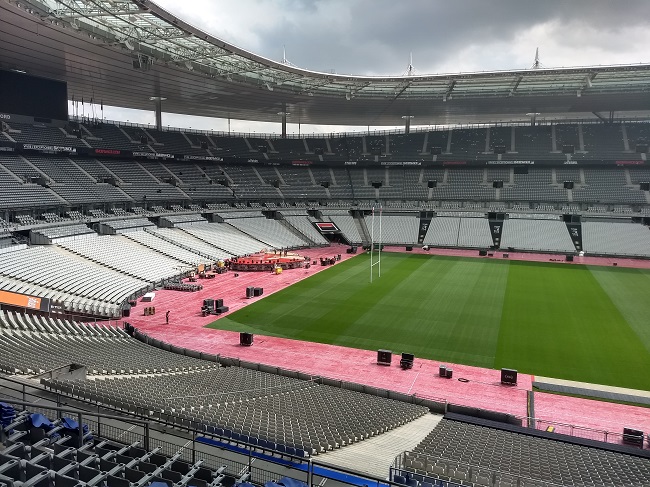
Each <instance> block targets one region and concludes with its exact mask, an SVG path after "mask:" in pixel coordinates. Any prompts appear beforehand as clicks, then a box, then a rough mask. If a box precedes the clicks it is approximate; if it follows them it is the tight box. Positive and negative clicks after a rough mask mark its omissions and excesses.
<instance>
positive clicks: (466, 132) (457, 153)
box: [451, 129, 487, 161]
mask: <svg viewBox="0 0 650 487" xmlns="http://www.w3.org/2000/svg"><path fill="white" fill-rule="evenodd" d="M486 136H487V131H486V129H454V130H452V131H451V154H453V157H454V158H456V159H465V160H470V161H471V160H475V159H477V158H478V157H479V154H482V153H484V152H486V150H485V149H486V141H487V139H486Z"/></svg>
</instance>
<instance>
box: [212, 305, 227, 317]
mask: <svg viewBox="0 0 650 487" xmlns="http://www.w3.org/2000/svg"><path fill="white" fill-rule="evenodd" d="M229 309H230V308H229V307H228V306H219V307H218V308H215V309H214V311H215V312H216V313H217V314H218V315H220V314H221V313H226V312H227V311H228V310H229Z"/></svg>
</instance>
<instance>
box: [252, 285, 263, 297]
mask: <svg viewBox="0 0 650 487" xmlns="http://www.w3.org/2000/svg"><path fill="white" fill-rule="evenodd" d="M263 293H264V288H261V287H254V288H253V296H254V297H258V296H261V295H262V294H263Z"/></svg>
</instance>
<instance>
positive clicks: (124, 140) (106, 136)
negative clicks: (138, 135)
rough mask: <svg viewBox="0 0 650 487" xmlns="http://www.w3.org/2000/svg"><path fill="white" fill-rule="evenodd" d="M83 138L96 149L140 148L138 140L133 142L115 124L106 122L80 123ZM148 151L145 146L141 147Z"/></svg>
mask: <svg viewBox="0 0 650 487" xmlns="http://www.w3.org/2000/svg"><path fill="white" fill-rule="evenodd" d="M80 126H81V130H82V131H83V132H84V135H83V137H84V140H85V141H86V142H87V143H88V144H90V145H91V146H92V147H94V148H96V149H120V150H141V149H140V147H139V146H140V145H141V144H140V140H139V139H138V141H137V142H138V143H137V144H135V143H133V142H131V140H130V138H129V136H128V135H127V134H126V133H125V132H123V131H122V130H120V128H119V127H118V126H117V125H112V124H108V123H98V124H90V123H86V124H80ZM142 150H144V151H149V149H148V148H147V147H145V148H144V149H142Z"/></svg>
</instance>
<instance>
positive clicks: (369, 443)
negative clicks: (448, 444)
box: [318, 414, 442, 475]
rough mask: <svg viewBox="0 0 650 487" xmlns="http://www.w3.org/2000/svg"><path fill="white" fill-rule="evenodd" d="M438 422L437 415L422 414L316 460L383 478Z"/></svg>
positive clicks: (439, 418)
mask: <svg viewBox="0 0 650 487" xmlns="http://www.w3.org/2000/svg"><path fill="white" fill-rule="evenodd" d="M441 419H442V415H440V414H425V415H424V416H422V417H420V418H418V419H416V420H415V421H411V422H410V423H407V424H405V425H404V426H400V427H399V428H395V429H394V430H390V431H388V432H386V433H383V434H381V435H379V436H375V437H373V438H370V439H368V440H364V441H360V442H358V443H354V444H353V445H349V446H346V447H345V448H339V449H338V450H333V451H329V452H327V453H323V454H321V455H319V456H318V461H319V462H322V463H330V464H332V465H337V466H341V467H345V468H350V469H352V470H356V471H357V472H363V473H367V474H370V475H377V472H381V473H382V475H383V474H384V473H385V472H388V471H389V470H390V466H391V465H392V464H393V460H395V457H396V456H397V455H399V454H400V453H402V452H404V451H406V450H413V448H415V447H416V446H417V445H418V443H420V442H421V441H422V440H423V439H424V438H425V437H426V436H427V435H428V434H429V432H430V431H431V430H432V429H433V428H435V427H436V426H437V425H438V423H439V422H440V420H441Z"/></svg>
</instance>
